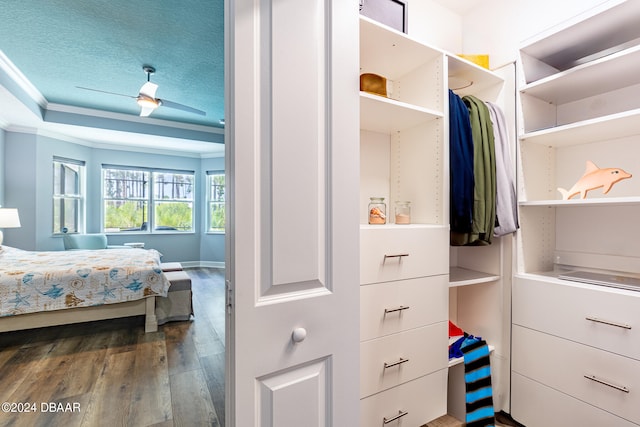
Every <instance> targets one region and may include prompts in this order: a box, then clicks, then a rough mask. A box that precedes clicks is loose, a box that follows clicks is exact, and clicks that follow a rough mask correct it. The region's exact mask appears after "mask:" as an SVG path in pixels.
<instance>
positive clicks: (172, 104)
mask: <svg viewBox="0 0 640 427" xmlns="http://www.w3.org/2000/svg"><path fill="white" fill-rule="evenodd" d="M158 101H160V105H162V106H163V107H169V108H173V109H176V110H182V111H186V112H188V113H194V114H199V115H201V116H206V115H207V113H206V112H204V111H202V110H198V109H197V108H193V107H189V106H188V105H184V104H178V103H177V102H173V101H167V100H166V99H159V100H158Z"/></svg>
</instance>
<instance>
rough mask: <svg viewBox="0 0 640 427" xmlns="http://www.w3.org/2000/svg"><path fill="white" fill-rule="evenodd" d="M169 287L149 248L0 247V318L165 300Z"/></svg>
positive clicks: (155, 257)
mask: <svg viewBox="0 0 640 427" xmlns="http://www.w3.org/2000/svg"><path fill="white" fill-rule="evenodd" d="M168 289H169V281H168V280H167V278H166V277H165V275H164V274H162V270H161V269H160V253H159V252H158V251H156V250H154V249H103V250H79V251H52V252H31V251H23V250H21V249H16V248H12V247H9V246H2V247H0V317H1V316H13V315H17V314H24V313H33V312H39V311H49V310H61V309H66V308H73V307H89V306H95V305H103V304H113V303H118V302H124V301H133V300H138V299H141V298H145V297H148V296H166V295H167V290H168Z"/></svg>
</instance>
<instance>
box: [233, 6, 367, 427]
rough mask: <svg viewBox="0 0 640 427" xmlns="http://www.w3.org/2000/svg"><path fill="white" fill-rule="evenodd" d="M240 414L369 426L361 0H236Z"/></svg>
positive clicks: (276, 425)
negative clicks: (362, 299) (363, 350)
mask: <svg viewBox="0 0 640 427" xmlns="http://www.w3.org/2000/svg"><path fill="white" fill-rule="evenodd" d="M226 6H227V7H226V13H227V20H226V22H227V40H228V43H227V61H226V62H227V70H226V71H227V76H228V77H227V78H228V80H227V88H228V91H229V93H228V94H227V112H226V115H227V117H226V123H227V125H226V132H227V140H226V143H227V152H226V156H227V159H226V164H227V175H228V185H229V187H228V194H229V196H230V197H229V211H228V218H227V221H228V228H227V286H228V288H229V289H230V294H231V298H230V301H231V303H230V307H229V308H228V320H229V321H228V322H227V323H228V325H229V329H228V334H227V336H228V341H227V360H228V369H227V380H228V381H227V386H228V389H227V409H228V410H227V413H228V417H227V420H228V424H227V425H230V426H238V427H250V426H261V427H300V426H309V427H311V426H355V425H358V417H359V401H358V382H359V378H358V377H359V368H358V363H359V344H358V342H359V299H358V298H359V286H358V282H359V277H358V276H359V266H358V263H359V253H358V246H359V244H358V241H359V237H358V232H359V225H358V194H359V193H358V180H359V172H358V164H359V156H358V141H359V104H358V8H357V2H355V1H345V0H235V1H233V0H227V4H226Z"/></svg>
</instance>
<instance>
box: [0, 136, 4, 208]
mask: <svg viewBox="0 0 640 427" xmlns="http://www.w3.org/2000/svg"><path fill="white" fill-rule="evenodd" d="M4 158H5V154H4V129H0V206H4Z"/></svg>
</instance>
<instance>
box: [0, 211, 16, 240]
mask: <svg viewBox="0 0 640 427" xmlns="http://www.w3.org/2000/svg"><path fill="white" fill-rule="evenodd" d="M18 227H20V217H19V216H18V209H15V208H0V245H2V238H3V234H2V229H3V228H18Z"/></svg>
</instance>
